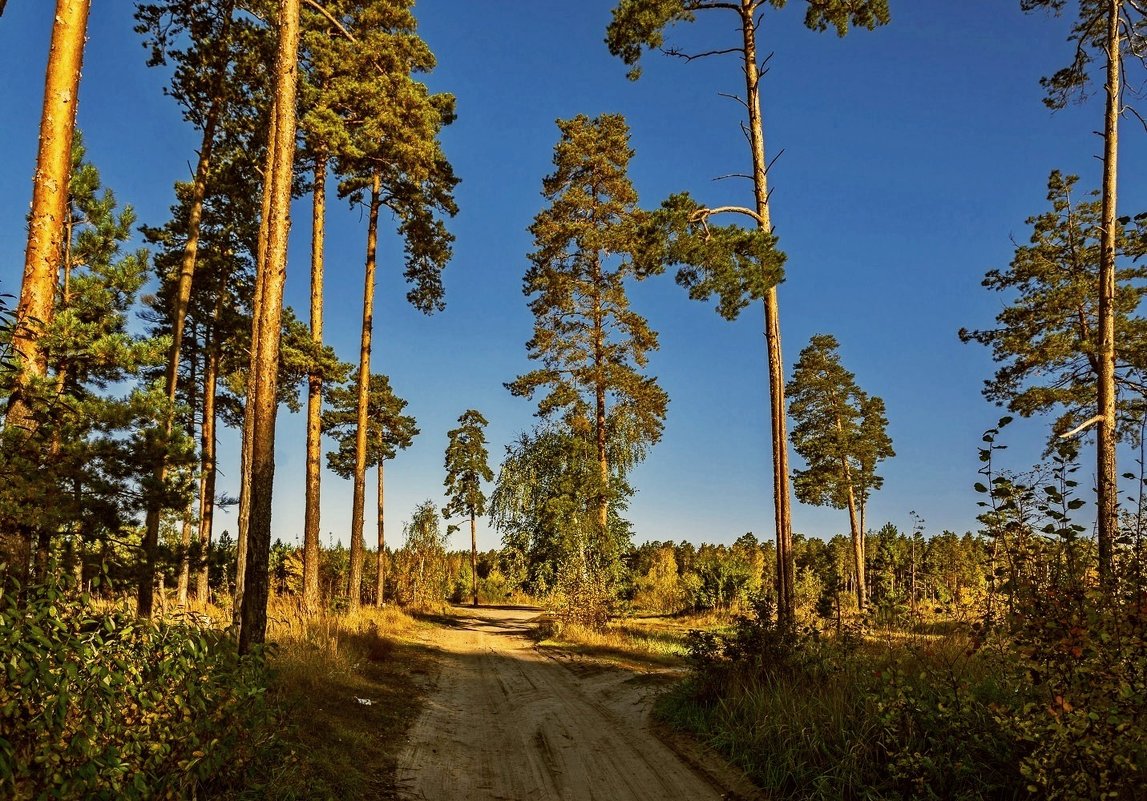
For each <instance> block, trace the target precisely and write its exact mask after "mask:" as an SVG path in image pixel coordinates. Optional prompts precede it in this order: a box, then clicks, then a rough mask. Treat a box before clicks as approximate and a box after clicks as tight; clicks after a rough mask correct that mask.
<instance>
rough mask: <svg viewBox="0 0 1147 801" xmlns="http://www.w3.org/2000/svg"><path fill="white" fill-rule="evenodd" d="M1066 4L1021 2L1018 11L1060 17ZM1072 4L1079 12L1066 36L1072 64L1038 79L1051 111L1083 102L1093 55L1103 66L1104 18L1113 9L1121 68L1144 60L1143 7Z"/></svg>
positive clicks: (1096, 1) (1096, 0) (1122, 1)
mask: <svg viewBox="0 0 1147 801" xmlns="http://www.w3.org/2000/svg"><path fill="white" fill-rule="evenodd" d="M1067 5H1068V0H1020V9H1021V10H1023V11H1025V12H1032V11H1039V10H1043V11H1049V12H1051V13H1053V14H1054V15H1055V16H1060V15H1061V14H1062V13H1063V10H1064V8H1065V7H1066V6H1067ZM1072 5H1077V7H1078V12H1077V16H1076V20H1075V22H1074V23H1073V24H1072V26H1071V32H1070V33H1069V34H1068V37H1067V40H1068V41H1069V42H1071V43H1072V45H1073V56H1072V60H1071V63H1070V64H1068V65H1067V66H1066V67H1063V68H1062V69H1059V70H1057V71H1056V72H1055V73H1053V74H1052V75H1051V76H1049V77H1046V78H1040V85H1041V86H1042V87H1043V88H1044V90H1046V92H1047V95H1046V96H1045V97H1044V103H1045V104H1047V106H1048V108H1052V109H1060V108H1063V107H1064V106H1066V105H1067V104H1068V103H1069V102H1071V100H1072V99H1073V98H1078V99H1079V100H1083V99H1084V98H1085V97H1086V91H1087V87H1088V85H1089V84H1090V83H1091V75H1090V74H1089V70H1090V68H1091V66H1092V61H1093V60H1094V58H1095V54H1098V55H1099V56H1100V59H1101V64H1104V63H1106V59H1107V55H1106V53H1107V19H1108V15H1109V14H1110V13H1111V12H1112V10H1114V11H1115V13H1117V14H1118V15H1119V19H1120V25H1121V37H1122V39H1123V46H1122V48H1121V53H1120V61H1121V62H1122V63H1123V65H1124V67H1125V65H1126V63H1127V62H1130V61H1132V60H1133V59H1138V60H1139V61H1140V64H1143V63H1144V59H1145V58H1147V54H1145V48H1147V13H1145V11H1144V9H1143V7H1142V6H1140V5H1138V4H1136V3H1134V2H1127V0H1116V2H1114V3H1112V2H1109V0H1079V1H1078V3H1072Z"/></svg>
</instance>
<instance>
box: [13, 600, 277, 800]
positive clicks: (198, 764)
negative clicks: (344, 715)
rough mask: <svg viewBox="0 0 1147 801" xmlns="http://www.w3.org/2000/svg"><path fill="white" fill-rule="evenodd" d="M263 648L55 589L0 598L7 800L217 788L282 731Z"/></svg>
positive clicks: (174, 794) (190, 793) (234, 778)
mask: <svg viewBox="0 0 1147 801" xmlns="http://www.w3.org/2000/svg"><path fill="white" fill-rule="evenodd" d="M267 680H268V675H267V667H266V664H265V661H264V658H263V656H262V654H258V653H257V654H253V655H250V656H246V657H239V656H238V655H237V653H236V648H235V645H234V643H233V642H232V641H231V640H230V639H228V637H227V636H226V635H225V633H224V632H222V631H220V630H218V629H213V628H211V627H210V626H209V624H204V623H201V622H199V621H197V620H195V619H193V618H186V619H181V620H176V621H170V622H169V621H145V620H139V619H137V618H136V617H135V616H134V615H132V614H129V613H127V612H126V611H123V610H119V609H99V608H97V607H95V606H93V605H92V603H91V602H90V601H89V599H88V598H87V597H86V596H84V597H80V596H76V595H71V594H68V593H66V592H64V591H62V590H60V589H57V588H51V587H49V588H42V589H38V590H35V591H33V592H32V593H31V594H30V597H29V598H28V599H27V601H26V603H22V604H15V603H12V602H11V599H9V598H2V597H0V796H3V797H6V798H12V799H32V798H52V799H92V798H108V799H111V798H115V799H152V798H192V797H200V798H202V797H210V796H213V795H218V794H220V793H223V792H225V791H226V790H228V789H229V788H233V787H237V786H239V785H240V784H241V778H242V776H243V773H244V770H245V768H246V766H247V765H248V764H249V763H250V762H251V761H252V760H253V759H255V758H256V757H257V756H258V755H259V753H260V751H261V749H263V748H264V747H265V746H266V745H267V744H268V743H269V742H270V739H271V729H272V727H271V723H272V717H273V713H272V710H271V707H270V706H269V705H268V704H267V703H266V699H265V689H266V687H267Z"/></svg>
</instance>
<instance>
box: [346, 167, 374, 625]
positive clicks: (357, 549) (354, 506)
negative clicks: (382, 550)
mask: <svg viewBox="0 0 1147 801" xmlns="http://www.w3.org/2000/svg"><path fill="white" fill-rule="evenodd" d="M381 205H382V195H381V181H380V179H379V177H378V176H377V175H375V177H374V181H373V183H372V184H371V190H370V217H369V220H368V223H367V230H366V269H365V274H364V277H363V296H362V339H361V342H360V347H359V362H358V423H357V428H356V429H355V456H354V493H353V495H352V498H351V529H350V586H349V588H348V594H349V597H350V608H351V609H357V608H358V606H359V604H360V603H361V601H362V559H363V551H364V550H365V547H364V544H363V534H362V527H363V514H364V507H365V498H366V436H367V426H368V419H367V411H368V404H369V403H370V341H371V335H372V333H373V330H374V281H375V270H376V267H377V251H378V210H379V208H380V207H381Z"/></svg>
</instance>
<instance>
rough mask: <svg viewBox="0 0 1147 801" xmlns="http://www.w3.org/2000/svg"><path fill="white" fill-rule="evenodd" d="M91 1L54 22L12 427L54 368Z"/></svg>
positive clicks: (24, 418) (62, 6)
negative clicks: (44, 344)
mask: <svg viewBox="0 0 1147 801" xmlns="http://www.w3.org/2000/svg"><path fill="white" fill-rule="evenodd" d="M89 7H90V0H57V2H56V17H55V20H56V21H55V24H54V25H53V26H52V43H51V51H50V53H49V55H48V67H47V71H46V74H45V76H44V104H43V109H42V112H41V117H40V145H39V150H38V152H37V154H36V174H35V177H34V178H33V182H32V209H31V212H30V213H29V215H28V246H27V249H26V250H25V252H24V277H23V280H22V282H21V284H20V299H19V301H18V302H17V306H16V329H15V330H14V331H13V332H12V349H13V351H14V352H15V353H16V354H17V355H18V356H19V357H20V362H21V367H22V369H21V372H20V374H19V376H18V381H17V385H16V387H15V388H14V391H13V393H12V396H11V398H10V400H9V406H8V413H7V424H8V425H9V426H28V425H30V423H31V419H30V410H29V409H28V406H27V397H26V392H25V388H26V386H27V383H28V379H29V378H41V377H43V376H44V375H45V373H46V372H47V364H46V362H45V359H44V354H43V352H42V351H41V350H40V333H41V332H40V327H41V326H43V325H45V324H47V323H48V322H49V321H50V320H51V319H52V312H53V310H54V306H55V302H56V281H57V277H58V275H59V268H60V255H61V253H62V252H63V247H64V227H65V225H66V224H67V222H68V217H69V212H68V184H69V178H70V175H71V168H72V136H73V133H74V132H75V124H76V103H77V95H78V94H79V88H80V69H81V67H82V65H83V58H84V37H85V34H86V32H87V27H88V9H89Z"/></svg>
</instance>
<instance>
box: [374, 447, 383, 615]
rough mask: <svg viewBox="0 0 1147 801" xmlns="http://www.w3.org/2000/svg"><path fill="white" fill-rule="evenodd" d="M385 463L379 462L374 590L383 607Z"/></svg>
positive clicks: (376, 600)
mask: <svg viewBox="0 0 1147 801" xmlns="http://www.w3.org/2000/svg"><path fill="white" fill-rule="evenodd" d="M385 462H386V460H385V459H379V460H378V572H377V574H376V579H375V590H374V605H375V606H382V605H383V604H384V603H385V602H386V527H385V520H384V517H385V510H384V508H383V497H384V495H383V486H382V484H383V475H382V466H383V464H384V463H385Z"/></svg>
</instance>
